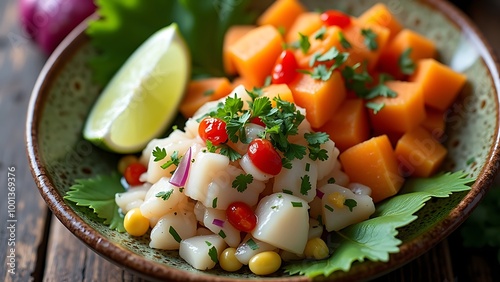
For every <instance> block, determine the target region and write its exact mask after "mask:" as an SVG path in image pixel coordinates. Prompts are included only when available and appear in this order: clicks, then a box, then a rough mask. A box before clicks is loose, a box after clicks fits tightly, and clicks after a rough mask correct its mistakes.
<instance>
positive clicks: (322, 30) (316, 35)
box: [313, 26, 326, 40]
mask: <svg viewBox="0 0 500 282" xmlns="http://www.w3.org/2000/svg"><path fill="white" fill-rule="evenodd" d="M325 33H326V27H325V26H321V28H320V29H319V30H318V31H316V32H315V33H314V35H313V36H314V39H316V40H323V38H324V37H325Z"/></svg>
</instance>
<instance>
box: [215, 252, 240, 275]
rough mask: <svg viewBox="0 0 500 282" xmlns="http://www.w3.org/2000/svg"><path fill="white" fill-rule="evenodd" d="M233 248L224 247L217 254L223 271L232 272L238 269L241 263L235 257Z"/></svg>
mask: <svg viewBox="0 0 500 282" xmlns="http://www.w3.org/2000/svg"><path fill="white" fill-rule="evenodd" d="M235 254H236V249H235V248H226V249H225V250H224V251H222V253H221V254H220V256H219V264H220V267H222V269H224V270H225V271H229V272H233V271H237V270H239V269H240V268H241V267H242V266H243V264H242V263H241V262H240V261H239V260H238V259H237V258H236V255H235Z"/></svg>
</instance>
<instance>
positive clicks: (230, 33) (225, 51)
mask: <svg viewBox="0 0 500 282" xmlns="http://www.w3.org/2000/svg"><path fill="white" fill-rule="evenodd" d="M254 28H255V26H254V25H233V26H231V27H229V29H228V30H227V31H226V34H225V35H224V43H223V46H222V61H223V65H224V72H225V73H226V74H227V75H235V74H236V67H235V66H234V62H233V58H232V57H231V52H229V47H230V46H231V45H233V43H235V42H236V41H238V39H240V38H241V37H243V35H245V34H247V33H248V32H249V31H250V30H252V29H254Z"/></svg>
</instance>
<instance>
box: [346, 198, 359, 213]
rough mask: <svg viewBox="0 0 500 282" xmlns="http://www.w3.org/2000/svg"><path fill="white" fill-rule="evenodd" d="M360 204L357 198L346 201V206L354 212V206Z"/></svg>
mask: <svg viewBox="0 0 500 282" xmlns="http://www.w3.org/2000/svg"><path fill="white" fill-rule="evenodd" d="M357 205H358V202H356V200H354V199H346V200H345V201H344V206H346V207H348V208H349V211H351V212H352V209H354V207H356V206H357Z"/></svg>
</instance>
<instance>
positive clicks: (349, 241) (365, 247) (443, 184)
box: [285, 172, 473, 278]
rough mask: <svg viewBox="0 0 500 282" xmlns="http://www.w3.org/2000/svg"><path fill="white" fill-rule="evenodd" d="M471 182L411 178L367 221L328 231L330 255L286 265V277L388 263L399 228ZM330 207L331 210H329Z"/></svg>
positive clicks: (456, 177)
mask: <svg viewBox="0 0 500 282" xmlns="http://www.w3.org/2000/svg"><path fill="white" fill-rule="evenodd" d="M472 181H473V179H471V178H467V177H466V174H465V173H464V172H455V173H445V174H440V175H437V176H435V177H432V178H430V179H428V178H417V179H412V180H409V181H408V182H407V184H405V187H404V188H403V190H402V191H401V193H402V194H398V195H397V196H394V197H392V198H390V199H388V200H386V201H384V202H382V203H381V204H379V205H377V207H376V211H375V213H374V214H373V215H372V217H371V218H370V219H368V220H365V221H362V222H359V223H356V224H353V225H351V226H348V227H346V228H344V229H342V230H340V231H336V232H331V233H330V234H329V235H328V236H329V237H328V239H327V240H326V241H327V242H328V244H329V247H330V248H333V249H334V250H333V254H332V256H331V257H330V258H328V259H325V260H321V261H301V262H300V263H292V264H290V265H287V266H285V271H286V272H288V273H289V274H292V275H293V274H301V275H306V276H308V277H311V278H312V277H315V276H319V275H324V276H328V275H330V274H332V273H333V272H335V271H340V270H342V271H349V269H350V268H351V264H352V263H353V262H355V261H364V260H365V259H369V260H372V261H383V262H386V261H388V260H389V255H390V254H391V253H396V252H398V251H399V248H398V246H399V245H400V244H401V240H399V239H398V238H397V237H396V236H397V234H398V230H397V229H398V228H400V227H402V226H405V225H407V224H409V223H411V222H412V221H414V220H415V219H416V218H417V216H416V215H414V214H415V213H416V212H417V211H418V210H420V209H421V208H422V207H423V206H424V205H425V202H427V201H428V200H429V199H431V198H432V197H448V195H449V194H451V193H453V192H458V191H465V190H469V189H470V187H469V186H468V185H467V184H470V183H471V182H472ZM330 208H331V207H330Z"/></svg>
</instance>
